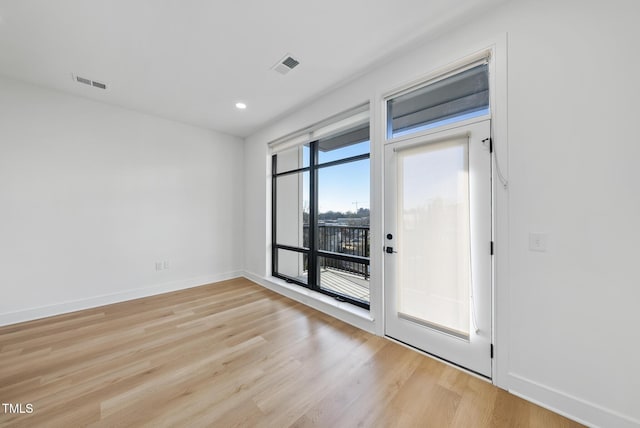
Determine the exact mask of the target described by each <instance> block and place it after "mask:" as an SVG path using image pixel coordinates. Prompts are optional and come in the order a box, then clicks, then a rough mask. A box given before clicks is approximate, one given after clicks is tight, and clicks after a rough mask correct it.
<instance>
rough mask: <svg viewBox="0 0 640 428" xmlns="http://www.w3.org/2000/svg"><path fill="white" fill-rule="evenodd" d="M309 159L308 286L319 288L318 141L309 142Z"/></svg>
mask: <svg viewBox="0 0 640 428" xmlns="http://www.w3.org/2000/svg"><path fill="white" fill-rule="evenodd" d="M310 146H311V147H310V153H309V155H310V159H309V187H310V189H309V260H308V263H309V271H308V278H307V282H308V284H309V287H310V288H311V289H314V290H319V289H320V286H319V284H318V263H317V260H318V242H317V238H318V168H317V161H318V142H317V141H312V142H311V144H310Z"/></svg>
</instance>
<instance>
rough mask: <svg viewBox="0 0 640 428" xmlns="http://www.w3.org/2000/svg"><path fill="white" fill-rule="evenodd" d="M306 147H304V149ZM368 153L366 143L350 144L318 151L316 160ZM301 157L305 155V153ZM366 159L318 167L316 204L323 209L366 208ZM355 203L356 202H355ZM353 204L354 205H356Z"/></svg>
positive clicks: (304, 196)
mask: <svg viewBox="0 0 640 428" xmlns="http://www.w3.org/2000/svg"><path fill="white" fill-rule="evenodd" d="M307 150H308V149H306V148H305V152H306V151H307ZM368 152H369V142H368V141H366V142H364V143H359V144H354V145H351V146H347V147H344V148H341V149H337V150H332V151H330V152H320V156H319V162H320V163H324V162H331V161H333V160H337V159H344V158H348V157H351V156H357V155H360V154H363V153H368ZM305 156H307V154H306V153H305ZM308 177H309V175H308V174H305V177H304V180H305V185H304V192H303V199H304V206H305V207H308V206H309V190H308V188H309V186H308ZM369 177H370V174H369V159H364V160H360V161H356V162H349V163H346V164H342V165H336V166H330V167H326V168H319V169H318V207H319V211H320V212H321V213H323V212H327V211H340V212H347V211H353V212H355V211H357V208H369V199H370V196H369V180H370V178H369ZM356 203H357V204H356ZM356 207H357V208H356Z"/></svg>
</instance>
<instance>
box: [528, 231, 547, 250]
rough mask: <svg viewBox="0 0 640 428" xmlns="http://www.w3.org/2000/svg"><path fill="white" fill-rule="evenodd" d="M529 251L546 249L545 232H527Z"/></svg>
mask: <svg viewBox="0 0 640 428" xmlns="http://www.w3.org/2000/svg"><path fill="white" fill-rule="evenodd" d="M529 251H539V252H545V251H547V234H546V233H534V232H530V233H529Z"/></svg>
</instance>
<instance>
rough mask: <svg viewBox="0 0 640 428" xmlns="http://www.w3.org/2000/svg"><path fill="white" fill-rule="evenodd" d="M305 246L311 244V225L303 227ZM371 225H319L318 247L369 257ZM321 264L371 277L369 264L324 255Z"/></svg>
mask: <svg viewBox="0 0 640 428" xmlns="http://www.w3.org/2000/svg"><path fill="white" fill-rule="evenodd" d="M303 233H304V235H303V239H304V246H305V247H308V246H309V225H308V224H305V225H304V227H303ZM369 238H370V234H369V226H341V225H333V224H319V225H318V249H319V250H322V251H327V252H332V253H339V254H347V255H352V256H359V257H367V258H369V250H370V248H369V246H370V242H369ZM321 259H322V261H321V263H320V266H321V267H323V268H332V269H335V270H339V271H344V272H348V273H352V274H356V275H361V276H363V277H364V278H365V279H369V265H367V264H363V263H357V262H351V261H346V260H339V259H334V258H331V257H322V258H321Z"/></svg>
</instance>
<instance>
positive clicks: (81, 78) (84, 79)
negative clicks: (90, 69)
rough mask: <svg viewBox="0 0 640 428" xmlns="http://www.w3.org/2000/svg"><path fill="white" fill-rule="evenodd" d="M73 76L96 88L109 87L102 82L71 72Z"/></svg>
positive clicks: (74, 78) (77, 80) (78, 80)
mask: <svg viewBox="0 0 640 428" xmlns="http://www.w3.org/2000/svg"><path fill="white" fill-rule="evenodd" d="M71 77H72V78H73V80H75V81H76V82H78V83H82V84H83V85H88V86H93V87H94V88H100V89H107V85H106V84H104V83H102V82H97V81H95V80H91V79H87V78H86V77H80V76H78V75H76V74H71Z"/></svg>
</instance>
